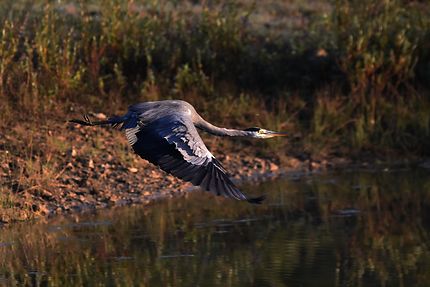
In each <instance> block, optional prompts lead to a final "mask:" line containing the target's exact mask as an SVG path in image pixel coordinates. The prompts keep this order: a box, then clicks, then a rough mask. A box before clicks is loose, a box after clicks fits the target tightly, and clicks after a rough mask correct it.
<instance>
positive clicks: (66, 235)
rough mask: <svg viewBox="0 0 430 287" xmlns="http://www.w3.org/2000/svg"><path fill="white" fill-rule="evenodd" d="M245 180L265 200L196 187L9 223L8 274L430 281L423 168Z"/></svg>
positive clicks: (3, 272) (264, 281)
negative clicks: (144, 202) (149, 201)
mask: <svg viewBox="0 0 430 287" xmlns="http://www.w3.org/2000/svg"><path fill="white" fill-rule="evenodd" d="M247 189H248V190H249V191H252V190H260V191H261V190H264V191H265V192H266V193H267V194H268V199H267V202H266V204H264V205H262V206H251V205H248V204H243V203H238V202H234V201H229V200H224V199H218V198H217V199H215V200H214V198H213V197H211V196H208V195H205V194H202V193H192V194H190V195H189V196H188V197H187V198H177V199H172V200H166V201H162V202H159V203H156V204H153V205H152V206H150V207H132V208H121V209H115V210H110V211H104V212H101V213H99V214H98V215H91V214H86V215H82V216H73V217H70V218H68V219H55V220H53V221H51V222H50V223H49V224H21V225H17V226H15V227H13V228H11V229H5V230H1V234H0V285H6V286H7V285H10V286H15V285H30V286H31V285H33V286H93V285H96V286H97V285H103V286H104V285H108V286H168V285H170V286H429V285H430V273H429V272H428V270H430V252H429V250H430V249H429V243H430V241H429V230H430V211H429V210H430V209H429V207H430V206H429V204H430V177H429V175H428V173H426V172H425V171H423V170H416V171H397V172H353V173H352V172H348V173H344V174H332V175H326V176H319V177H311V178H304V179H302V180H295V181H290V180H288V179H285V180H280V181H276V182H270V183H266V184H264V185H262V186H261V187H259V188H258V189H257V188H256V187H255V186H249V187H248V188H247ZM260 191H259V192H260Z"/></svg>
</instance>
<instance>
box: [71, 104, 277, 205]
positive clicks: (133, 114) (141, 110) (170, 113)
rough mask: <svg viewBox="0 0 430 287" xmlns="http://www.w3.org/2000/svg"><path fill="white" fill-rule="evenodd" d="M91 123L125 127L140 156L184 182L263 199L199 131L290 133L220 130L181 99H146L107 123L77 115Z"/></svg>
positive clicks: (260, 134) (261, 134)
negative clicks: (244, 188)
mask: <svg viewBox="0 0 430 287" xmlns="http://www.w3.org/2000/svg"><path fill="white" fill-rule="evenodd" d="M71 122H73V123H78V124H81V125H86V126H94V125H112V126H119V127H120V129H121V130H125V135H126V137H127V140H128V142H129V143H130V145H131V146H132V148H133V150H134V152H135V153H136V154H138V155H139V156H140V157H142V158H144V159H146V160H148V161H149V162H151V163H152V164H154V165H156V166H158V167H159V168H161V169H162V170H164V171H165V172H168V173H170V174H172V175H174V176H176V177H178V178H180V179H182V180H185V181H188V182H191V183H192V184H193V185H195V186H200V187H201V188H202V189H204V190H206V191H210V192H212V193H214V194H216V195H222V196H225V197H231V198H234V199H237V200H246V201H248V202H251V203H260V202H261V201H262V200H263V199H264V197H263V196H260V197H248V196H247V195H245V194H244V193H242V192H241V191H240V190H239V189H238V188H237V187H236V186H235V185H234V183H233V182H232V181H231V180H230V178H229V176H228V175H227V171H226V170H225V169H224V168H223V166H222V165H221V163H220V162H219V161H218V160H216V159H215V157H214V156H213V155H212V153H211V152H210V151H209V150H208V149H207V147H206V145H205V144H204V142H203V140H202V139H201V137H200V135H199V133H198V132H197V129H196V128H198V129H200V130H203V131H206V132H208V133H210V134H212V135H216V136H231V137H250V138H271V137H277V136H285V135H286V133H283V132H275V131H270V130H265V129H262V128H258V127H252V128H248V129H244V130H236V129H227V128H220V127H216V126H214V125H212V124H211V123H209V122H207V121H205V120H204V119H203V118H202V117H201V116H200V115H199V114H198V113H197V112H196V110H195V109H194V107H193V106H192V105H191V104H189V103H187V102H185V101H181V100H166V101H154V102H143V103H138V104H135V105H132V106H130V107H129V108H128V112H127V113H126V114H125V115H123V116H115V117H112V118H109V119H108V120H104V121H91V120H90V119H89V117H88V116H84V120H78V119H74V120H71Z"/></svg>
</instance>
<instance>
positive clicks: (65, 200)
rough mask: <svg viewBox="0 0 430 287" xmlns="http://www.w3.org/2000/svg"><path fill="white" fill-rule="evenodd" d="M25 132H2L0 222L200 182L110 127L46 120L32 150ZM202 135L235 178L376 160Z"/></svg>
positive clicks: (162, 194)
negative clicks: (301, 153)
mask: <svg viewBox="0 0 430 287" xmlns="http://www.w3.org/2000/svg"><path fill="white" fill-rule="evenodd" d="M27 133H28V129H26V128H25V127H24V128H22V127H19V128H13V129H12V132H11V133H9V134H6V136H5V137H4V138H2V139H0V145H2V147H4V148H5V153H3V154H2V155H1V158H0V160H1V165H0V176H1V177H2V182H1V186H0V187H1V188H2V194H3V196H4V194H7V195H8V198H7V200H5V199H3V202H2V208H0V225H8V224H10V223H13V222H17V221H26V220H31V219H36V218H47V217H52V216H55V215H58V214H70V213H79V212H84V211H91V210H96V209H101V208H109V207H114V206H124V205H133V204H143V205H147V204H150V203H152V202H154V201H156V200H159V199H161V198H166V197H173V196H178V195H183V194H185V193H187V192H189V190H190V189H192V190H197V189H198V188H197V187H193V186H192V185H191V184H190V183H186V182H183V181H182V180H180V179H177V178H175V177H173V176H171V175H169V174H167V173H165V172H163V171H161V170H160V169H158V168H157V167H155V166H153V165H152V164H150V163H148V162H147V161H145V160H143V159H141V158H139V157H138V156H136V155H135V154H134V153H133V152H132V150H131V148H130V147H129V146H128V144H127V142H126V140H125V137H124V135H123V134H122V133H121V132H119V131H115V130H112V129H110V128H95V127H94V128H87V127H85V128H83V127H78V126H74V125H71V124H67V123H63V124H53V123H50V124H49V125H46V126H42V127H40V130H39V131H38V132H37V133H34V134H31V136H30V138H31V154H28V153H29V151H28V145H26V146H24V144H26V143H28V138H29V135H28V134H27ZM26 139H27V141H26ZM205 142H207V144H208V146H209V149H210V150H212V152H213V153H214V155H215V156H216V157H217V159H218V160H219V161H220V162H221V163H222V164H223V165H224V167H225V168H226V169H227V170H228V171H229V172H230V175H231V178H232V179H233V181H234V182H235V183H236V184H238V185H239V186H240V185H241V184H244V183H246V184H248V183H254V182H262V181H267V180H271V179H275V178H277V177H280V176H286V175H288V176H292V177H293V178H294V177H298V178H300V177H302V176H304V175H308V174H311V173H313V172H315V171H324V170H332V169H339V168H347V167H348V168H351V167H354V166H355V167H358V166H361V167H365V168H369V167H370V166H371V165H374V164H367V163H365V161H362V162H361V163H360V164H354V162H353V161H352V160H348V159H345V158H331V159H328V160H326V159H319V160H310V159H299V158H296V157H288V156H284V157H283V158H282V161H280V160H279V158H270V157H261V156H256V154H258V152H257V150H258V149H257V150H256V149H255V148H254V147H252V146H250V147H249V148H244V149H242V150H236V151H234V150H233V151H232V150H231V148H226V147H223V146H222V145H221V146H220V143H221V142H223V140H221V141H220V140H219V139H216V138H214V137H208V138H206V139H205ZM6 143H9V144H8V145H7V144H6ZM367 162H369V161H367ZM407 162H408V161H403V162H398V163H397V164H405V163H406V164H407ZM391 165H393V164H392V163H391ZM428 165H429V166H430V164H428ZM257 193H258V192H257Z"/></svg>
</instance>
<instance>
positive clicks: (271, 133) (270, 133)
mask: <svg viewBox="0 0 430 287" xmlns="http://www.w3.org/2000/svg"><path fill="white" fill-rule="evenodd" d="M260 134H261V136H262V137H264V138H273V137H285V136H287V135H288V133H286V132H275V131H269V130H261V131H260Z"/></svg>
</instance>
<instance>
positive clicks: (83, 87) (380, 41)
mask: <svg viewBox="0 0 430 287" xmlns="http://www.w3.org/2000/svg"><path fill="white" fill-rule="evenodd" d="M33 2H36V3H33ZM266 2H267V3H266V4H267V5H253V2H252V1H239V2H231V1H224V0H220V1H215V2H213V3H210V4H206V5H197V4H193V3H192V2H188V1H175V2H170V1H162V0H158V1H157V0H155V1H115V0H112V1H100V0H94V1H91V2H88V1H76V2H70V3H60V4H58V2H57V1H42V0H40V1H26V0H21V1H12V0H5V1H2V3H1V4H0V23H1V24H0V25H1V28H2V29H1V31H0V101H1V102H2V105H1V106H0V120H1V122H2V125H3V126H4V127H7V126H10V125H16V124H19V122H20V121H35V120H37V121H39V122H40V121H42V122H43V121H46V120H48V119H49V118H52V117H54V118H65V117H71V116H76V115H77V114H78V112H82V111H103V112H105V113H120V112H122V111H124V110H125V109H126V107H127V105H129V104H131V103H134V102H136V101H144V100H158V99H171V98H180V99H185V100H188V101H190V102H191V103H193V104H194V105H196V106H197V108H198V110H199V111H201V112H202V114H203V115H204V116H205V117H207V119H209V120H211V121H214V122H216V123H217V124H224V125H235V126H242V127H245V126H248V125H250V124H249V123H251V122H252V124H251V125H253V126H254V125H261V126H267V127H268V128H274V129H288V130H289V131H290V132H291V134H292V137H293V138H296V139H298V142H297V143H294V144H293V146H295V147H297V151H298V152H302V151H306V152H308V153H312V154H329V153H331V152H337V153H339V152H340V153H343V154H345V155H349V154H351V153H360V152H362V151H371V152H374V153H379V154H387V153H393V152H394V153H396V154H402V155H404V154H414V155H419V156H422V155H428V154H429V152H428V151H429V150H430V146H429V143H430V128H429V126H430V115H429V114H430V109H429V107H430V99H429V98H430V97H429V86H428V80H427V79H428V78H429V76H430V64H429V62H430V52H429V51H430V49H429V47H430V32H429V31H430V29H429V28H430V17H429V16H430V5H429V4H427V3H425V2H423V1H400V0H390V1H384V2H377V3H375V2H374V1H370V0H365V1H346V0H345V1H344V0H336V1H323V0H321V1H318V2H316V3H313V4H312V5H310V4H309V3H307V2H306V3H303V2H302V1H294V0H291V1H286V3H284V4H279V3H276V2H273V1H270V0H266ZM269 4H270V5H269ZM313 6H315V8H312V7H313ZM270 9H272V10H270ZM295 19H296V20H295ZM258 145H260V146H261V148H262V150H263V151H264V150H271V151H273V150H277V151H278V153H279V154H283V153H285V151H287V150H290V151H291V146H292V145H291V141H290V143H289V144H285V143H282V142H278V141H276V142H273V143H267V142H265V143H259V144H258ZM60 149H61V148H60Z"/></svg>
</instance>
